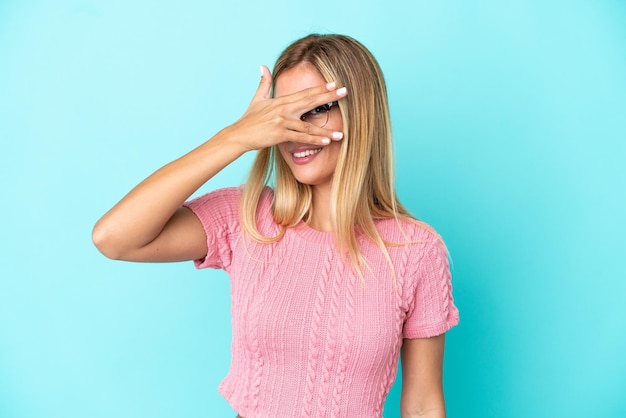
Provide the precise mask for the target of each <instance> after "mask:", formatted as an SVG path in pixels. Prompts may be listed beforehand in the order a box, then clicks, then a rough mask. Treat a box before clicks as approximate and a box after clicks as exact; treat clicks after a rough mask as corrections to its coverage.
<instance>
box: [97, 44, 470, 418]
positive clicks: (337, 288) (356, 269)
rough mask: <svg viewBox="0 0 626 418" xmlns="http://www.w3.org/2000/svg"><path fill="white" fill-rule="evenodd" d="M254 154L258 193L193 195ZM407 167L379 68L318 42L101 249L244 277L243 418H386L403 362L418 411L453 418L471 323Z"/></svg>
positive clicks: (178, 167)
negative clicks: (458, 349)
mask: <svg viewBox="0 0 626 418" xmlns="http://www.w3.org/2000/svg"><path fill="white" fill-rule="evenodd" d="M340 86H341V87H340ZM271 93H273V94H271ZM252 150H258V153H257V157H256V160H255V162H254V165H253V168H252V171H251V174H250V177H249V180H248V182H247V183H246V184H245V186H244V187H243V188H227V189H221V190H217V191H214V192H211V193H208V194H206V195H204V196H201V197H199V198H197V199H195V200H192V201H186V200H187V199H188V198H189V197H190V196H191V195H192V194H193V193H194V192H195V191H196V190H197V189H198V188H199V187H200V186H201V185H203V184H204V183H205V182H207V181H208V180H210V179H211V178H212V177H213V176H214V175H215V174H216V173H218V172H219V171H220V170H221V169H223V168H224V167H226V166H227V165H228V164H230V163H231V162H233V161H234V160H235V159H237V158H238V157H240V156H241V155H242V154H244V153H245V152H248V151H252ZM392 168H393V167H392V145H391V128H390V122H389V112H388V105H387V93H386V87H385V83H384V80H383V76H382V73H381V71H380V68H379V66H378V64H377V62H376V60H375V59H374V57H373V56H372V55H371V54H370V52H369V51H368V50H367V49H366V48H365V47H363V46H362V45H361V44H360V43H358V42H357V41H355V40H354V39H352V38H350V37H347V36H341V35H310V36H307V37H305V38H303V39H300V40H298V41H296V42H294V43H293V44H292V45H290V46H289V47H288V48H287V49H286V50H285V51H284V52H283V53H282V55H281V56H280V57H279V59H278V61H277V63H276V66H275V68H274V74H273V76H272V75H271V74H270V72H269V70H268V69H267V68H266V67H261V82H260V85H259V87H258V90H257V92H256V94H255V96H254V98H253V100H252V102H251V104H250V106H249V108H248V110H247V111H246V112H245V113H244V115H243V116H242V117H241V118H240V119H239V120H238V121H237V122H235V123H233V124H232V125H230V126H227V127H226V128H224V129H223V130H222V131H220V132H219V133H217V134H216V135H215V136H214V137H213V138H211V139H209V140H208V141H207V142H205V143H203V144H202V145H200V146H199V147H197V148H196V149H194V150H193V151H191V152H189V153H188V154H186V155H185V156H183V157H181V158H179V159H177V160H175V161H173V162H171V163H169V164H167V165H166V166H164V167H163V168H161V169H159V170H158V171H156V172H155V173H154V174H152V175H151V176H150V177H148V178H147V179H146V180H144V181H143V182H142V183H140V184H139V185H138V186H137V187H136V188H135V189H133V190H132V191H131V192H130V193H129V194H128V195H127V196H125V197H124V198H123V199H122V200H121V201H120V202H119V203H117V204H116V205H115V206H114V207H113V208H112V209H111V210H110V211H109V212H108V213H107V214H105V215H104V216H103V217H102V219H100V220H99V221H98V223H97V224H96V226H95V228H94V232H93V239H94V242H95V244H96V246H97V247H98V249H99V250H100V251H101V252H102V253H103V254H104V255H106V256H108V257H110V258H114V259H122V260H132V261H181V260H195V263H196V266H197V267H199V268H203V267H212V268H222V269H224V270H225V271H226V272H228V274H229V276H230V278H231V289H232V290H231V293H232V315H233V341H232V363H231V367H230V371H229V373H228V376H227V377H226V378H225V379H224V381H223V382H222V384H221V385H220V392H221V393H222V394H223V396H224V397H225V398H226V399H227V400H228V401H229V403H230V404H231V405H232V407H233V408H234V409H235V410H236V411H237V412H239V414H241V415H240V416H243V417H245V418H269V417H271V418H276V417H280V418H288V417H311V416H319V417H359V418H377V417H378V418H379V417H381V416H382V409H383V406H384V402H385V398H386V396H387V394H388V392H389V389H390V388H391V385H392V384H393V381H394V379H395V376H396V372H397V370H396V369H397V360H398V357H399V355H400V352H401V354H402V372H403V373H402V377H403V379H402V396H401V411H402V416H403V417H413V416H420V417H422V416H427V417H444V416H445V405H444V399H443V390H442V363H443V351H444V335H445V334H444V333H445V332H446V331H447V330H448V329H449V328H451V327H452V326H454V325H456V323H457V322H458V311H457V309H456V307H455V306H454V303H453V299H452V295H451V285H450V273H449V268H448V262H447V253H446V250H445V246H444V245H443V242H442V241H441V239H440V238H439V236H438V235H437V234H436V233H435V232H434V231H433V230H432V228H430V227H428V226H427V225H426V224H424V223H421V222H419V221H417V220H415V219H413V218H411V216H410V215H409V214H408V212H407V211H406V210H405V209H404V208H403V207H402V206H401V204H400V203H399V202H398V200H397V198H396V196H395V193H394V184H393V183H394V182H393V172H392ZM270 182H272V183H273V187H272V188H270V187H268V183H270Z"/></svg>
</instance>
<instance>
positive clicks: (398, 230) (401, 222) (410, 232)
mask: <svg viewBox="0 0 626 418" xmlns="http://www.w3.org/2000/svg"><path fill="white" fill-rule="evenodd" d="M376 227H377V229H378V232H379V233H380V235H381V237H382V239H383V240H385V241H386V242H389V243H391V244H396V245H398V244H400V245H403V244H406V245H418V246H419V244H421V245H422V246H423V245H431V244H433V243H435V242H441V243H442V244H443V239H442V238H441V236H440V235H439V233H438V232H437V231H436V230H435V228H433V227H432V226H431V225H429V224H428V223H426V222H423V221H420V220H417V219H415V218H411V217H407V216H405V217H400V218H398V219H395V218H388V219H381V220H379V221H377V222H376Z"/></svg>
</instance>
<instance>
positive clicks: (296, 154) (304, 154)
mask: <svg viewBox="0 0 626 418" xmlns="http://www.w3.org/2000/svg"><path fill="white" fill-rule="evenodd" d="M321 150H322V149H321V148H318V149H308V150H306V151H302V152H294V153H293V156H294V157H296V158H304V157H308V156H309V155H313V154H317V153H318V152H320V151H321Z"/></svg>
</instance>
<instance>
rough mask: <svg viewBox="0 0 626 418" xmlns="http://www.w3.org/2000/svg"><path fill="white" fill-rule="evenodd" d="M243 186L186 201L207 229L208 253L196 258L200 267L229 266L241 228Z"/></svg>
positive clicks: (196, 263) (219, 267)
mask: <svg viewBox="0 0 626 418" xmlns="http://www.w3.org/2000/svg"><path fill="white" fill-rule="evenodd" d="M240 201H241V188H238V187H231V188H224V189H218V190H215V191H213V192H210V193H207V194H205V195H202V196H200V197H198V198H195V199H193V200H190V201H188V202H185V203H184V204H183V206H185V207H187V208H189V209H191V211H192V212H193V213H194V214H195V215H196V216H197V217H198V219H199V220H200V222H201V223H202V227H203V228H204V232H205V234H206V239H207V255H206V256H205V257H204V258H202V259H199V260H194V264H195V266H196V268H199V269H201V268H207V267H209V268H215V269H228V266H230V263H231V261H232V253H233V248H234V241H235V239H236V236H237V235H238V232H239V231H240V230H241V228H240Z"/></svg>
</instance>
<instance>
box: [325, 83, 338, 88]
mask: <svg viewBox="0 0 626 418" xmlns="http://www.w3.org/2000/svg"><path fill="white" fill-rule="evenodd" d="M336 85H337V83H335V82H334V81H331V82H330V83H328V84H326V88H327V89H328V90H332V89H334V88H335V86H336Z"/></svg>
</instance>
